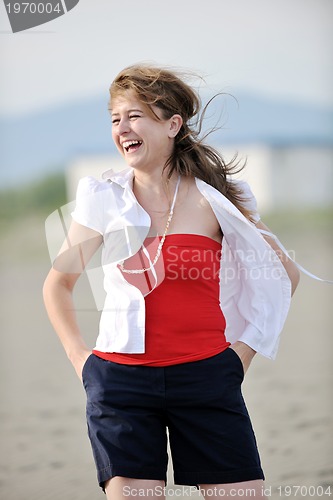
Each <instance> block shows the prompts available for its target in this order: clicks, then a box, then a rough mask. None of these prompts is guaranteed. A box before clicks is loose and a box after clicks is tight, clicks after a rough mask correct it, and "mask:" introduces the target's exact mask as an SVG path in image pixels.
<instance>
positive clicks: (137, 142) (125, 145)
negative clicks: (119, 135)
mask: <svg viewBox="0 0 333 500" xmlns="http://www.w3.org/2000/svg"><path fill="white" fill-rule="evenodd" d="M137 144H142V141H125V142H123V148H125V149H126V150H128V148H129V147H130V146H136V145H137Z"/></svg>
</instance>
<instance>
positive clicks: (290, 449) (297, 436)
mask: <svg viewBox="0 0 333 500" xmlns="http://www.w3.org/2000/svg"><path fill="white" fill-rule="evenodd" d="M332 233H333V231H332V232H331V233H329V232H328V231H327V225H326V226H325V227H324V228H323V229H321V228H320V227H319V228H318V227H317V228H316V227H308V228H306V229H304V227H303V228H300V229H299V228H295V231H294V232H293V233H290V232H288V234H286V235H282V236H285V239H284V241H285V242H286V244H287V246H288V248H293V249H295V250H296V255H297V258H298V260H299V261H300V262H302V264H303V265H305V266H307V267H309V268H311V269H312V270H313V271H314V272H317V273H318V274H320V275H322V276H331V277H332V278H333V259H332V248H333V241H332ZM286 238H288V240H287V241H286ZM316 239H317V240H318V241H316ZM0 265H1V297H2V300H1V331H2V349H1V364H0V391H1V409H0V422H1V451H2V453H1V464H0V465H1V469H0V497H1V499H4V500H21V499H23V500H95V499H96V500H97V499H98V498H100V499H103V498H105V496H104V495H103V493H102V492H101V490H100V489H99V487H98V486H97V482H96V473H95V468H94V463H93V459H92V455H91V451H90V444H89V441H88V438H87V435H86V423H85V393H84V390H83V388H82V386H81V383H80V381H79V380H78V379H77V377H76V375H75V373H74V370H73V369H72V367H71V365H70V364H69V362H68V361H67V358H66V356H65V354H64V352H63V350H62V347H61V345H60V343H59V341H58V339H57V337H56V335H55V333H54V332H53V330H52V328H51V326H50V324H49V322H48V319H47V317H46V313H45V311H44V307H43V304H42V299H41V288H42V283H43V280H44V277H45V275H46V273H47V270H48V267H49V262H48V257H47V251H46V245H45V241H44V228H43V220H42V219H41V218H33V219H29V220H27V221H21V223H18V224H16V225H15V227H13V228H12V229H11V230H6V231H5V232H4V233H3V234H2V240H1V260H0ZM77 306H78V309H80V312H79V321H80V324H81V326H82V330H83V331H84V335H85V338H86V340H87V342H88V343H89V345H90V346H91V347H92V346H93V343H94V339H95V336H96V329H97V324H98V313H97V312H96V311H95V310H94V303H93V300H92V297H91V294H90V292H89V287H88V285H87V280H86V279H85V278H83V279H82V280H81V282H80V289H79V291H78V293H77ZM332 309H333V286H329V285H325V284H321V283H318V282H315V281H313V280H310V279H309V278H307V277H303V278H302V283H301V285H300V288H299V290H298V291H297V293H296V295H295V297H294V299H293V304H292V309H291V311H290V314H289V317H288V320H287V323H286V325H285V328H284V332H283V334H282V339H281V345H280V351H279V354H278V358H277V360H276V361H275V362H271V361H268V360H266V359H264V358H261V357H259V356H257V357H256V359H255V360H254V362H253V364H252V366H251V368H250V370H249V371H248V373H247V376H246V379H245V381H244V384H243V391H244V395H245V398H246V401H247V404H248V408H249V412H250V414H251V416H252V421H253V426H254V428H255V432H256V436H257V441H258V446H259V449H260V452H261V457H262V462H263V467H264V471H265V474H266V488H267V493H268V495H269V497H270V498H273V499H278V498H287V496H290V497H291V498H319V497H320V496H323V498H329V497H328V495H322V491H323V492H324V493H325V488H327V487H328V486H330V487H331V495H332V496H333V418H332V414H333V396H332V387H333V368H332V358H333V329H332V326H331V325H332V319H333V318H332V316H333V314H332ZM169 476H170V479H169V484H168V488H169V495H168V498H175V497H176V496H177V498H180V499H182V498H189V497H188V496H186V492H184V495H183V496H178V495H179V493H180V492H179V491H176V489H175V488H176V487H174V486H173V485H172V475H171V468H170V474H169ZM288 486H291V487H292V490H291V491H289V490H288V489H285V487H288ZM297 486H300V487H302V488H301V489H299V490H297V488H296V487H297ZM279 488H280V489H279ZM321 488H323V490H322V489H321ZM288 493H291V494H290V495H288ZM326 493H327V490H326ZM192 497H194V498H196V497H198V495H194V494H193V495H192Z"/></svg>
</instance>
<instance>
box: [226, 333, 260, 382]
mask: <svg viewBox="0 0 333 500" xmlns="http://www.w3.org/2000/svg"><path fill="white" fill-rule="evenodd" d="M229 349H233V350H234V351H235V353H236V354H237V356H238V357H239V359H240V360H241V362H242V364H243V369H244V375H245V373H246V372H247V370H248V369H249V366H250V364H251V362H252V359H253V358H254V356H255V354H256V351H254V350H253V349H252V348H251V347H250V346H248V345H247V344H244V342H240V341H237V342H235V343H234V344H231V345H230V346H229Z"/></svg>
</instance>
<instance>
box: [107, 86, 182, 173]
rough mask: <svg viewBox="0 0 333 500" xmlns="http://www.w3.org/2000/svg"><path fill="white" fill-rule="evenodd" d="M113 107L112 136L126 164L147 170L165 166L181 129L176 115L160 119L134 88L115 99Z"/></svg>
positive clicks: (160, 113) (155, 110) (112, 102)
mask: <svg viewBox="0 0 333 500" xmlns="http://www.w3.org/2000/svg"><path fill="white" fill-rule="evenodd" d="M111 108H112V109H111V116H112V138H113V140H114V143H115V145H116V146H117V148H118V151H119V152H120V154H121V155H122V156H123V157H124V158H125V160H126V163H127V164H128V165H129V166H130V167H133V168H135V169H139V170H143V171H146V172H148V171H152V170H154V169H161V168H163V167H164V165H165V162H166V160H167V159H168V158H169V156H170V154H171V152H172V150H173V147H174V137H175V135H177V132H178V130H179V128H178V129H177V131H176V128H175V127H177V125H176V124H175V120H174V117H172V118H170V119H169V120H164V119H161V120H160V121H159V120H157V119H155V118H153V117H152V116H151V113H149V111H148V110H147V108H146V106H144V105H143V104H142V103H141V102H140V101H139V100H138V99H137V98H136V96H135V95H134V93H132V92H130V91H128V92H126V93H124V94H122V95H120V96H118V97H116V98H114V99H112V101H111ZM153 109H154V112H155V113H156V114H157V115H158V116H159V117H160V118H162V112H161V110H160V109H159V108H157V107H156V106H154V108H153ZM174 116H176V117H177V116H178V115H174ZM179 119H180V117H179ZM179 119H178V118H176V121H177V120H178V121H179ZM180 120H181V119H180Z"/></svg>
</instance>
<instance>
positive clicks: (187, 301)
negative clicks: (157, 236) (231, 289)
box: [93, 234, 230, 366]
mask: <svg viewBox="0 0 333 500" xmlns="http://www.w3.org/2000/svg"><path fill="white" fill-rule="evenodd" d="M149 253H151V252H149ZM152 255H153V256H154V255H155V254H154V252H152ZM162 256H163V259H161V262H160V264H159V265H160V266H161V265H163V264H164V270H163V271H164V273H163V275H164V279H163V280H162V281H161V282H160V284H159V285H158V286H157V287H156V288H155V289H154V290H152V291H151V292H150V293H148V295H146V296H145V307H146V330H145V342H146V343H145V353H144V354H125V353H103V352H100V351H93V352H94V353H95V354H96V355H97V356H100V357H102V358H103V359H107V360H110V361H114V362H116V363H121V364H128V365H150V366H168V365H173V364H178V363H185V362H189V361H195V360H199V359H205V358H208V357H210V356H213V355H215V354H218V353H219V352H222V351H223V350H224V349H226V348H227V347H228V346H229V345H230V343H229V342H227V341H226V338H225V335H224V331H225V326H226V324H225V318H224V315H223V313H222V311H221V307H220V301H219V294H220V281H219V270H220V258H221V244H220V243H218V242H217V241H215V240H213V239H211V238H209V237H207V236H201V235H195V234H170V235H168V236H167V237H166V239H165V242H164V245H163V248H162ZM127 262H128V261H126V263H127ZM142 262H143V261H142ZM126 267H127V266H126ZM132 268H139V267H135V266H132ZM141 268H142V265H141ZM144 274H145V275H147V276H145V278H143V276H144V275H142V274H141V275H132V274H131V275H130V274H124V276H125V277H126V279H127V280H128V281H130V282H131V283H132V284H133V283H134V282H135V279H137V277H138V276H141V280H143V279H145V281H146V283H148V285H146V286H148V287H149V283H150V278H149V277H148V273H144ZM149 274H150V273H149Z"/></svg>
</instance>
